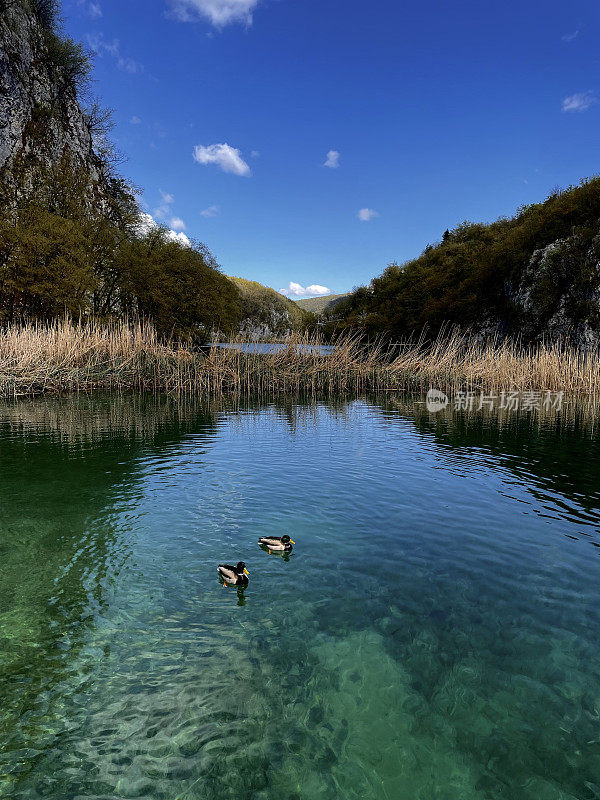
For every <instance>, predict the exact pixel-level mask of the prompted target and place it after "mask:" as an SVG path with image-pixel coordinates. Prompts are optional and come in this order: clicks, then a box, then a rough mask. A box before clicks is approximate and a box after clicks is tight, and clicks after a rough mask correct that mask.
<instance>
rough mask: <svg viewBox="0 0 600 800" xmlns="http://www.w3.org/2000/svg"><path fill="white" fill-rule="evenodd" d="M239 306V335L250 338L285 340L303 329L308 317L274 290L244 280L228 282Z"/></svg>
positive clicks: (309, 318) (236, 279) (237, 279)
mask: <svg viewBox="0 0 600 800" xmlns="http://www.w3.org/2000/svg"><path fill="white" fill-rule="evenodd" d="M230 280H231V281H232V282H233V283H234V284H235V285H236V286H237V288H238V291H239V293H240V298H241V303H242V322H241V324H240V331H241V332H242V333H244V334H246V335H248V336H251V337H252V338H256V339H260V338H265V337H270V336H286V335H287V334H289V333H291V332H292V331H299V330H302V329H304V328H305V327H306V326H307V325H308V324H309V323H310V321H311V315H310V314H308V313H307V312H306V311H304V310H303V309H301V308H299V307H298V306H297V304H296V303H293V302H292V301H291V300H288V298H287V297H284V296H283V295H282V294H279V292H276V291H275V289H271V288H269V287H268V286H263V285H262V284H261V283H257V282H256V281H247V280H245V279H244V278H230Z"/></svg>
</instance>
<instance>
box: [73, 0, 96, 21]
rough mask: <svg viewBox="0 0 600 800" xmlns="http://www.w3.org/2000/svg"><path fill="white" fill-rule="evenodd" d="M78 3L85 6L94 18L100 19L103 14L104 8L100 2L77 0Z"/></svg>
mask: <svg viewBox="0 0 600 800" xmlns="http://www.w3.org/2000/svg"><path fill="white" fill-rule="evenodd" d="M77 5H78V6H85V10H86V11H87V13H88V14H89V15H90V17H91V18H92V19H100V17H101V16H102V8H101V6H100V3H95V2H92V1H91V0H90V2H88V1H87V0H77Z"/></svg>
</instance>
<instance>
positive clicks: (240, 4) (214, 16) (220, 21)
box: [170, 0, 259, 28]
mask: <svg viewBox="0 0 600 800" xmlns="http://www.w3.org/2000/svg"><path fill="white" fill-rule="evenodd" d="M258 3H259V0H170V5H171V7H172V9H173V12H172V13H173V16H174V17H175V19H177V20H179V21H180V22H197V21H198V20H199V19H207V20H208V21H209V22H211V23H212V24H213V25H215V26H216V27H217V28H222V27H224V26H225V25H229V24H231V23H232V22H242V23H245V24H246V25H251V24H252V12H253V11H254V9H255V8H256V7H257V5H258Z"/></svg>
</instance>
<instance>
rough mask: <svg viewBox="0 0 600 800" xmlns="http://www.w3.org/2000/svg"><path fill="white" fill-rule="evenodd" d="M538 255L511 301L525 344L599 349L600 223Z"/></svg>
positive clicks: (542, 250) (524, 274)
mask: <svg viewBox="0 0 600 800" xmlns="http://www.w3.org/2000/svg"><path fill="white" fill-rule="evenodd" d="M595 228H596V235H593V236H590V231H586V234H587V235H585V236H584V235H583V234H581V233H574V234H573V235H572V236H568V237H565V238H563V239H557V240H556V241H554V242H552V244H549V245H547V246H546V247H543V248H540V249H539V250H536V251H535V252H534V253H533V255H532V256H531V258H530V260H529V262H528V264H527V265H526V267H525V269H524V270H523V273H522V275H521V280H520V281H519V284H518V285H517V287H516V291H515V293H514V295H513V301H514V304H515V309H516V311H517V315H518V316H517V320H518V328H517V329H518V332H519V333H520V335H521V336H523V338H524V339H525V340H528V341H531V340H535V339H538V340H539V339H550V340H559V339H560V340H569V341H574V342H576V343H577V344H579V345H580V346H583V347H588V348H589V347H594V348H595V347H597V346H598V345H599V344H600V222H599V223H598V224H597V225H596V226H595Z"/></svg>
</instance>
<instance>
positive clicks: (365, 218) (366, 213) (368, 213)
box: [356, 208, 379, 222]
mask: <svg viewBox="0 0 600 800" xmlns="http://www.w3.org/2000/svg"><path fill="white" fill-rule="evenodd" d="M356 216H357V217H358V218H359V220H360V221H361V222H370V221H371V220H372V219H375V217H378V216H379V212H378V211H374V210H373V209H372V208H361V210H360V211H359V212H358V214H357V215H356Z"/></svg>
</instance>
